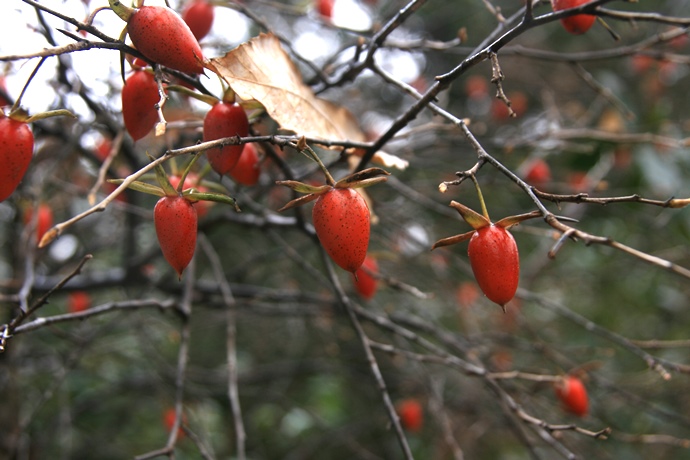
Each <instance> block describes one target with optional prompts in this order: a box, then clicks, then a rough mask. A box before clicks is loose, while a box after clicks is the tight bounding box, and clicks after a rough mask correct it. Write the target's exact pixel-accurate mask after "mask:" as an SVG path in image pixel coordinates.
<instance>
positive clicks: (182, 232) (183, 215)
mask: <svg viewBox="0 0 690 460" xmlns="http://www.w3.org/2000/svg"><path fill="white" fill-rule="evenodd" d="M153 222H154V225H155V227H156V236H157V237H158V243H159V244H160V247H161V251H162V252H163V257H165V260H167V261H168V263H169V264H170V265H171V266H172V267H173V268H174V269H175V271H176V272H177V275H178V277H180V278H181V277H182V271H183V270H184V269H185V268H186V267H187V265H189V262H190V261H191V260H192V257H193V256H194V250H195V249H196V231H197V214H196V209H195V208H194V206H192V203H190V202H189V201H188V200H187V199H185V198H183V197H181V196H164V197H162V198H161V199H160V200H158V203H156V207H155V208H154V210H153Z"/></svg>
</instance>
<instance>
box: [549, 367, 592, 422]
mask: <svg viewBox="0 0 690 460" xmlns="http://www.w3.org/2000/svg"><path fill="white" fill-rule="evenodd" d="M554 390H555V391H556V396H558V399H560V400H561V402H562V403H563V407H564V408H565V409H566V410H567V411H568V412H571V413H573V414H575V415H577V416H579V417H584V416H585V415H587V412H588V411H589V397H588V396H587V389H586V388H585V385H584V384H583V383H582V380H580V379H579V378H577V377H575V376H573V375H568V376H566V377H564V378H563V380H562V381H560V382H558V383H557V384H556V386H555V387H554Z"/></svg>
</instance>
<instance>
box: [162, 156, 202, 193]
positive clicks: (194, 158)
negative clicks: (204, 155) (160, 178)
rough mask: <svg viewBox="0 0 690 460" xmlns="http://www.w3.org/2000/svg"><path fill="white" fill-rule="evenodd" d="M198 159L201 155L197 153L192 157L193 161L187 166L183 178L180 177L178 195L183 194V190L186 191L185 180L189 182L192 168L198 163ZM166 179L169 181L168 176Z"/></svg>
mask: <svg viewBox="0 0 690 460" xmlns="http://www.w3.org/2000/svg"><path fill="white" fill-rule="evenodd" d="M198 159H199V154H198V153H196V154H194V155H193V156H192V159H191V160H190V161H189V163H187V166H185V168H184V171H182V176H181V177H180V183H179V184H177V193H182V190H184V182H185V180H187V175H188V174H189V172H190V171H191V170H192V167H193V166H194V164H195V163H196V160H198ZM166 179H167V175H166ZM168 180H169V179H168ZM197 185H198V184H197Z"/></svg>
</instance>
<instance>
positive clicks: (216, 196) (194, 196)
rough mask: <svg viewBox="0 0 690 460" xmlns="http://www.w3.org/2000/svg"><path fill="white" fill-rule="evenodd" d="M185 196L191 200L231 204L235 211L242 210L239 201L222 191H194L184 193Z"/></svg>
mask: <svg viewBox="0 0 690 460" xmlns="http://www.w3.org/2000/svg"><path fill="white" fill-rule="evenodd" d="M190 190H191V189H190ZM183 196H184V197H185V198H186V199H188V200H189V201H214V202H216V203H224V204H229V205H230V206H232V207H233V208H234V209H235V212H241V210H240V207H239V206H238V205H237V201H235V199H234V198H232V197H230V196H228V195H223V194H222V193H212V192H192V193H188V194H183Z"/></svg>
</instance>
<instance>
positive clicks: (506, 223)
mask: <svg viewBox="0 0 690 460" xmlns="http://www.w3.org/2000/svg"><path fill="white" fill-rule="evenodd" d="M536 217H541V212H539V211H532V212H528V213H526V214H518V215H517V216H508V217H504V218H503V219H501V220H499V221H498V222H496V223H495V224H494V225H495V226H497V227H502V228H510V227H512V226H513V225H517V224H519V223H520V222H522V221H525V220H528V219H534V218H536Z"/></svg>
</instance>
